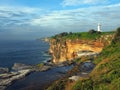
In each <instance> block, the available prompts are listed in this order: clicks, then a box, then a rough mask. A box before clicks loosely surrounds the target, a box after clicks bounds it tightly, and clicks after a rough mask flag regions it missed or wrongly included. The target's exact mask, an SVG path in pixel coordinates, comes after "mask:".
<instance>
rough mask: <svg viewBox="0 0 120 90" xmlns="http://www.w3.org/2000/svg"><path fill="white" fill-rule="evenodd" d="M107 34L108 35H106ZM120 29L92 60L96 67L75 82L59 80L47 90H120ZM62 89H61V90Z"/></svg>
mask: <svg viewBox="0 0 120 90" xmlns="http://www.w3.org/2000/svg"><path fill="white" fill-rule="evenodd" d="M110 33H111V32H110ZM108 34H109V33H108ZM119 53H120V28H118V29H117V31H116V33H115V36H114V39H113V40H112V42H111V44H110V45H109V46H107V47H105V48H104V49H103V51H102V52H101V54H100V56H98V57H97V58H95V59H94V63H95V64H96V67H95V68H94V69H93V71H92V72H91V73H90V74H89V77H87V78H80V80H79V81H77V82H70V81H67V80H66V79H65V80H63V79H62V80H59V81H58V82H56V83H54V85H52V86H51V87H50V88H49V90H120V54H119ZM61 88H62V89H61Z"/></svg>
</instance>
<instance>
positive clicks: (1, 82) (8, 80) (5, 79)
mask: <svg viewBox="0 0 120 90" xmlns="http://www.w3.org/2000/svg"><path fill="white" fill-rule="evenodd" d="M52 67H53V66H52V65H49V63H48V64H45V65H43V67H42V68H39V67H38V66H33V65H26V64H22V63H15V64H14V65H13V67H12V69H11V70H9V69H8V68H2V67H1V68H0V90H5V89H6V88H7V87H8V86H9V85H11V84H12V83H13V82H14V81H16V80H19V79H21V78H24V77H25V76H27V75H29V74H30V73H32V72H37V71H46V70H49V69H51V68H52Z"/></svg>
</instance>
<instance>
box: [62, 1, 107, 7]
mask: <svg viewBox="0 0 120 90" xmlns="http://www.w3.org/2000/svg"><path fill="white" fill-rule="evenodd" d="M107 2H108V0H64V1H63V2H62V5H63V6H76V5H82V4H88V5H90V4H104V3H107Z"/></svg>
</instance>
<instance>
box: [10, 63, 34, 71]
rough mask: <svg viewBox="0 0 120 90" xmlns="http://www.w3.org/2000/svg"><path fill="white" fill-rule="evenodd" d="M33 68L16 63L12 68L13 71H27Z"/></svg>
mask: <svg viewBox="0 0 120 90" xmlns="http://www.w3.org/2000/svg"><path fill="white" fill-rule="evenodd" d="M32 68H33V66H31V65H26V64H22V63H15V64H14V65H13V67H12V69H13V70H15V71H19V70H25V69H32Z"/></svg>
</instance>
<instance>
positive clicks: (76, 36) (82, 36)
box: [52, 31, 114, 40]
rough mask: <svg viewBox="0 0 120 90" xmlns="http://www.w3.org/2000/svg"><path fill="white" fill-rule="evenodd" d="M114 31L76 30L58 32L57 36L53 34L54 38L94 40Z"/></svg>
mask: <svg viewBox="0 0 120 90" xmlns="http://www.w3.org/2000/svg"><path fill="white" fill-rule="evenodd" d="M113 33H114V31H111V32H101V33H92V34H91V33H89V32H76V33H65V34H64V33H60V34H57V35H55V36H53V37H52V38H54V39H59V38H60V39H63V40H66V39H71V40H74V39H88V40H91V39H92V40H93V39H97V38H99V37H100V36H101V35H109V34H113Z"/></svg>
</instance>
